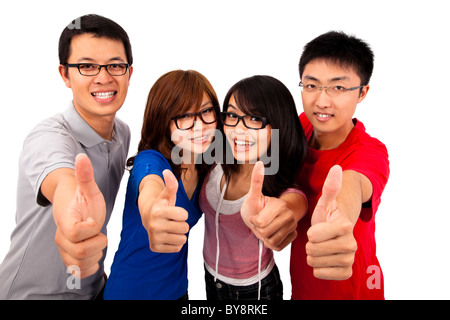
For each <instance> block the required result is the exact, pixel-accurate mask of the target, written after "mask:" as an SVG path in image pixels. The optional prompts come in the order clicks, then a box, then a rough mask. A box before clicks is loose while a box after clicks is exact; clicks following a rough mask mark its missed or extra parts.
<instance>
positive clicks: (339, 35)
mask: <svg viewBox="0 0 450 320" xmlns="http://www.w3.org/2000/svg"><path fill="white" fill-rule="evenodd" d="M316 59H325V60H328V61H331V62H333V63H336V64H338V65H339V66H341V67H343V68H348V67H350V68H353V70H354V71H355V72H356V74H357V75H358V76H359V78H360V79H361V85H367V84H369V81H370V77H371V76H372V72H373V65H374V54H373V52H372V49H371V48H370V46H369V45H368V44H367V43H366V42H364V41H363V40H361V39H358V38H356V37H355V36H352V35H347V34H345V33H344V32H342V31H341V32H338V31H330V32H327V33H324V34H322V35H320V36H318V37H317V38H315V39H313V40H312V41H310V42H309V43H307V44H306V45H305V47H304V49H303V53H302V56H301V58H300V63H299V71H300V79H301V78H302V76H303V71H304V70H305V67H306V65H307V64H308V63H309V62H311V61H313V60H316Z"/></svg>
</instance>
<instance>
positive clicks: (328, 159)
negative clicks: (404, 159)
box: [291, 113, 389, 300]
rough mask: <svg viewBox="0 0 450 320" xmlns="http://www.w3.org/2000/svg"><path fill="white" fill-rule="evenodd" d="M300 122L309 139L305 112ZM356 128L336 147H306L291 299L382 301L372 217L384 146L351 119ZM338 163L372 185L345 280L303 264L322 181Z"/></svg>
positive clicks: (385, 166)
mask: <svg viewBox="0 0 450 320" xmlns="http://www.w3.org/2000/svg"><path fill="white" fill-rule="evenodd" d="M299 118H300V122H301V123H302V126H303V129H304V131H305V135H306V138H307V140H309V139H310V138H311V135H312V133H313V130H314V128H313V126H312V125H311V123H310V122H309V120H308V118H307V117H306V115H305V114H304V113H302V114H301V115H300V117H299ZM353 122H354V123H355V126H354V128H353V130H352V131H351V132H350V133H349V135H348V137H347V139H346V140H345V141H344V142H343V143H342V144H341V145H340V146H339V147H337V148H336V149H332V150H315V149H312V148H309V150H308V156H307V159H306V161H305V164H304V166H303V169H302V171H301V173H300V175H299V177H298V182H299V183H300V186H301V189H302V190H303V191H304V192H305V194H306V196H307V199H308V212H307V214H306V216H305V217H304V218H303V219H302V220H300V222H299V223H298V226H297V232H298V236H297V238H296V239H295V240H294V242H293V243H292V246H291V281H292V299H294V300H298V299H320V300H322V299H364V300H365V299H384V279H383V274H382V271H381V268H380V264H379V262H378V259H377V257H376V243H375V213H376V211H377V209H378V206H379V204H380V200H381V199H380V198H381V194H382V192H383V190H384V187H385V185H386V183H387V180H388V177H389V160H388V153H387V150H386V147H385V145H384V144H383V143H381V142H380V141H379V140H377V139H375V138H372V137H371V136H369V135H368V134H367V133H366V129H365V127H364V125H363V124H362V123H361V122H359V121H358V120H356V119H354V120H353ZM335 164H338V165H340V166H341V167H342V169H343V170H344V171H345V170H354V171H356V172H359V173H361V174H363V175H364V176H366V177H367V178H368V179H369V180H370V181H371V183H372V186H373V194H372V199H371V200H370V201H369V202H367V203H365V204H363V206H362V208H361V213H360V216H359V219H358V221H357V222H356V225H355V227H354V229H353V234H354V237H355V239H356V241H357V244H358V249H357V251H356V254H355V261H354V263H353V275H352V277H351V278H349V279H348V280H344V281H335V280H320V279H317V278H315V277H314V275H313V269H312V268H311V267H310V266H309V265H308V264H307V263H306V250H305V246H306V243H307V242H308V238H307V235H306V232H307V231H308V229H309V228H310V227H311V216H312V213H313V211H314V208H315V207H316V204H317V201H318V200H319V198H320V195H321V192H322V187H323V183H324V181H325V178H326V176H327V174H328V171H329V170H330V168H331V167H332V166H333V165H335Z"/></svg>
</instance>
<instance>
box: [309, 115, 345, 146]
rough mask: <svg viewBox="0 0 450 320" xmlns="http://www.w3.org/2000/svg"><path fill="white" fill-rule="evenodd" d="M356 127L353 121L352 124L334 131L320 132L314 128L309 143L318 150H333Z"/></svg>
mask: <svg viewBox="0 0 450 320" xmlns="http://www.w3.org/2000/svg"><path fill="white" fill-rule="evenodd" d="M353 127H354V124H353V122H351V124H350V125H348V126H346V127H345V128H342V129H341V130H338V131H333V132H318V131H317V130H314V132H313V134H312V136H311V139H310V140H309V142H308V145H309V146H310V147H311V148H313V149H316V150H331V149H336V148H337V147H339V146H340V145H341V144H342V143H343V142H344V141H345V140H346V139H347V136H348V135H349V134H350V132H351V131H352V129H353Z"/></svg>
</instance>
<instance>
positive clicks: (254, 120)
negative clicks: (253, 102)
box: [249, 116, 262, 122]
mask: <svg viewBox="0 0 450 320" xmlns="http://www.w3.org/2000/svg"><path fill="white" fill-rule="evenodd" d="M249 120H250V121H253V122H260V121H262V119H261V117H260V116H249Z"/></svg>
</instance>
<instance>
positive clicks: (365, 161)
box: [343, 138, 390, 221]
mask: <svg viewBox="0 0 450 320" xmlns="http://www.w3.org/2000/svg"><path fill="white" fill-rule="evenodd" d="M350 158H351V159H353V161H351V162H349V163H348V164H346V165H344V166H343V169H344V170H354V171H356V172H359V173H361V174H362V175H364V176H365V177H367V178H368V179H369V180H370V182H371V183H372V188H373V192H372V199H371V201H370V203H366V204H363V208H362V211H361V216H360V217H361V219H362V220H363V221H369V220H370V219H371V218H372V217H373V214H374V213H375V212H376V211H377V209H378V206H379V205H380V202H381V195H382V193H383V191H384V188H385V186H386V184H387V181H388V179H389V173H390V171H389V158H388V152H387V149H386V146H385V145H384V144H383V143H381V142H380V141H378V140H377V139H374V138H372V139H371V141H370V142H366V143H364V145H363V146H360V147H359V148H358V149H357V151H355V152H354V153H353V154H352V156H351V157H350Z"/></svg>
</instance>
